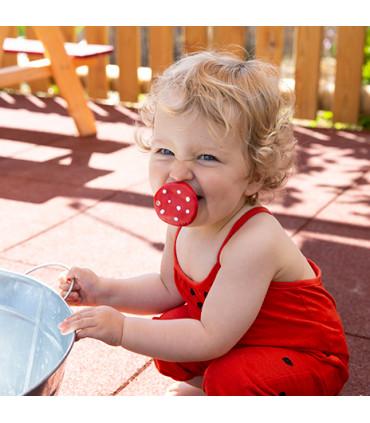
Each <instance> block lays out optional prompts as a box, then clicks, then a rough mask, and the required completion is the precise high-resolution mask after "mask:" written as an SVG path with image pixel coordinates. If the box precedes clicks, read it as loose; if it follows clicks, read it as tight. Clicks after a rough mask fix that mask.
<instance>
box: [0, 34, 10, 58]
mask: <svg viewBox="0 0 370 423" xmlns="http://www.w3.org/2000/svg"><path fill="white" fill-rule="evenodd" d="M9 31H10V27H9V26H0V47H1V48H0V66H3V64H2V63H3V58H4V52H3V41H4V39H5V38H6V37H8V36H9V35H8V34H9Z"/></svg>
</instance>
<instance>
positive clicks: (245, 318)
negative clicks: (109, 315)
mask: <svg viewBox="0 0 370 423" xmlns="http://www.w3.org/2000/svg"><path fill="white" fill-rule="evenodd" d="M254 219H266V217H265V216H263V215H260V216H255V218H254ZM267 219H268V218H267ZM243 229H244V230H243V231H242V230H240V231H239V232H238V233H237V234H235V235H234V236H233V238H232V239H231V240H230V241H229V243H228V245H227V246H226V247H225V249H224V250H223V253H222V255H221V269H220V270H219V273H218V275H217V278H216V280H215V282H214V283H213V286H212V289H211V291H210V293H209V294H208V295H207V298H206V300H205V302H204V305H203V308H202V315H201V320H200V321H198V320H195V319H177V320H155V321H148V320H144V319H140V318H135V317H126V318H125V320H124V325H123V326H124V327H123V336H122V341H121V342H122V346H123V347H124V348H126V349H128V350H131V351H134V352H137V353H139V354H143V355H148V356H151V357H155V358H159V359H162V360H165V361H177V362H181V361H205V360H210V359H213V358H216V357H219V356H222V355H224V354H225V353H226V352H227V351H229V350H230V349H231V348H232V347H233V346H234V345H235V344H236V343H237V342H238V340H239V339H240V338H241V337H242V336H243V334H244V333H245V332H246V331H247V330H248V328H249V327H250V326H251V325H252V323H253V321H254V320H255V318H256V317H257V314H258V312H259V310H260V308H261V306H262V303H263V300H264V298H265V295H266V292H267V289H268V287H269V284H270V282H271V280H272V279H273V277H274V275H275V273H276V272H277V270H278V269H279V262H280V261H279V256H280V255H279V252H278V249H279V248H278V245H279V242H278V241H276V239H279V238H277V237H279V230H278V229H277V228H275V227H274V225H268V224H267V225H266V226H264V225H247V226H246V227H245V228H243ZM276 242H277V244H276Z"/></svg>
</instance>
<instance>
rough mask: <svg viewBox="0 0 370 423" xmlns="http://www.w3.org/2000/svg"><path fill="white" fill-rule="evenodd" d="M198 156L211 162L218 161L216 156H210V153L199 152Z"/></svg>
mask: <svg viewBox="0 0 370 423" xmlns="http://www.w3.org/2000/svg"><path fill="white" fill-rule="evenodd" d="M198 158H200V159H201V160H205V161H207V162H211V161H216V162H218V159H217V157H215V156H212V154H201V155H200V156H198Z"/></svg>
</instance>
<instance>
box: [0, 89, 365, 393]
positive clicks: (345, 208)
mask: <svg viewBox="0 0 370 423" xmlns="http://www.w3.org/2000/svg"><path fill="white" fill-rule="evenodd" d="M90 107H91V108H92V110H93V112H94V114H95V117H96V119H97V125H98V134H99V135H98V137H91V138H84V139H79V138H77V137H75V136H74V134H75V127H74V124H73V121H72V119H71V118H70V117H69V116H68V113H67V111H66V109H65V105H64V102H63V100H62V99H60V98H52V99H41V98H36V97H34V96H18V95H9V94H5V93H0V181H1V183H0V231H1V237H0V267H1V268H4V269H7V270H11V271H15V272H25V271H27V270H28V269H29V268H31V267H33V266H36V265H39V264H42V263H47V262H62V263H65V264H67V265H78V266H86V267H91V268H92V269H93V270H95V271H96V272H97V273H99V274H105V275H110V276H112V277H129V276H134V275H137V274H141V273H145V272H148V273H149V272H157V271H158V270H159V264H160V258H161V251H162V249H163V242H164V234H165V224H164V223H163V222H161V221H160V220H159V219H158V217H157V216H156V214H155V212H154V209H153V207H152V196H151V191H150V187H149V184H148V180H147V160H148V158H147V156H146V155H145V154H144V153H141V152H140V151H139V150H138V149H137V147H136V146H135V144H134V141H133V134H134V129H135V121H136V119H137V115H136V113H135V112H134V111H132V110H129V109H126V108H124V107H122V106H107V105H102V104H97V103H90ZM295 133H296V137H297V139H298V158H299V159H298V166H297V172H296V174H295V175H294V176H293V177H292V178H291V179H290V181H289V183H288V185H287V187H286V190H285V192H284V194H283V195H281V196H280V197H277V198H276V199H275V200H274V201H273V202H272V203H271V204H269V205H268V207H269V208H270V210H271V211H272V212H273V213H274V214H275V216H276V218H277V219H278V220H279V221H280V222H281V224H282V225H283V226H284V227H285V228H286V230H287V231H288V233H289V234H290V235H291V236H292V237H293V238H294V240H295V242H296V243H297V244H298V245H299V246H300V247H301V248H302V250H303V252H304V254H305V255H306V256H307V257H310V258H312V259H313V260H314V261H316V262H317V263H318V264H319V265H320V267H321V268H322V270H323V275H324V284H325V286H326V287H327V289H328V290H329V291H330V293H331V294H332V295H333V297H334V298H335V300H336V302H337V306H338V309H339V312H340V314H341V316H342V320H343V324H344V327H345V331H346V334H347V340H348V345H349V349H350V354H351V362H350V379H349V381H348V383H347V384H346V386H345V387H344V389H343V391H342V393H341V395H370V383H369V382H370V373H369V368H370V279H369V274H370V260H369V257H370V254H369V247H370V241H369V239H370V231H369V208H368V204H369V196H368V195H369V192H370V190H369V158H370V150H369V141H370V134H369V133H366V132H348V131H335V130H331V129H309V128H305V127H301V126H300V127H298V126H297V127H295ZM58 273H59V270H54V269H43V270H40V271H39V272H38V273H37V275H36V273H35V274H34V276H35V277H37V278H39V279H40V280H43V281H44V282H46V283H48V284H49V285H50V286H52V287H54V288H55V287H56V286H57V284H56V277H57V275H58ZM170 383H171V380H170V379H168V378H166V377H164V376H162V375H160V374H158V373H157V372H156V370H155V368H154V366H153V362H152V360H151V359H150V358H148V357H144V356H140V355H137V354H134V353H131V352H129V351H125V350H124V349H122V348H118V347H117V348H114V347H110V346H107V345H105V344H103V343H101V342H99V341H95V340H91V339H84V340H81V341H80V342H78V343H76V344H75V346H74V347H73V349H72V351H71V353H70V355H69V356H68V359H67V362H66V370H65V375H64V379H63V383H62V385H61V389H60V392H59V395H61V396H69V395H118V396H120V395H123V396H128V395H162V394H163V393H164V391H165V390H166V388H167V386H168V385H169V384H170Z"/></svg>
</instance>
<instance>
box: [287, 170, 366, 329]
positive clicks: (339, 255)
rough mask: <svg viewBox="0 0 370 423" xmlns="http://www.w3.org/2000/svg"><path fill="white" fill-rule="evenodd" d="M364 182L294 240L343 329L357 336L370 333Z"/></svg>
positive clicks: (318, 217)
mask: <svg viewBox="0 0 370 423" xmlns="http://www.w3.org/2000/svg"><path fill="white" fill-rule="evenodd" d="M366 181H367V178H366V177H363V178H362V179H361V181H360V182H359V183H358V184H357V185H355V186H354V187H353V188H351V189H349V190H348V191H346V192H345V193H344V194H342V195H341V196H340V197H338V198H337V199H336V201H335V202H333V203H331V204H329V205H328V206H327V207H326V208H325V209H324V210H322V211H321V212H320V213H319V214H318V215H317V216H315V219H314V220H312V221H310V222H309V223H308V224H307V226H305V227H304V228H303V229H302V230H301V231H300V232H299V234H298V235H297V236H295V237H294V239H295V241H296V242H297V243H298V244H299V245H300V246H301V248H302V251H303V253H304V254H305V255H306V256H307V257H309V258H311V259H313V260H314V261H316V262H317V263H318V265H319V266H320V267H321V269H322V271H323V282H324V285H325V286H326V287H327V289H328V290H329V292H330V293H331V294H332V295H333V297H334V298H335V300H336V302H337V306H338V310H339V312H340V314H341V317H342V320H343V324H344V327H345V330H346V331H347V332H348V333H351V334H355V335H359V336H368V335H369V334H370V285H369V283H368V275H369V273H370V263H369V258H368V257H369V248H370V230H369V218H368V207H367V201H366V198H367V197H368V194H367V189H368V188H367V185H366ZM354 204H355V205H356V206H355V207H354V206H353V205H354Z"/></svg>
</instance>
